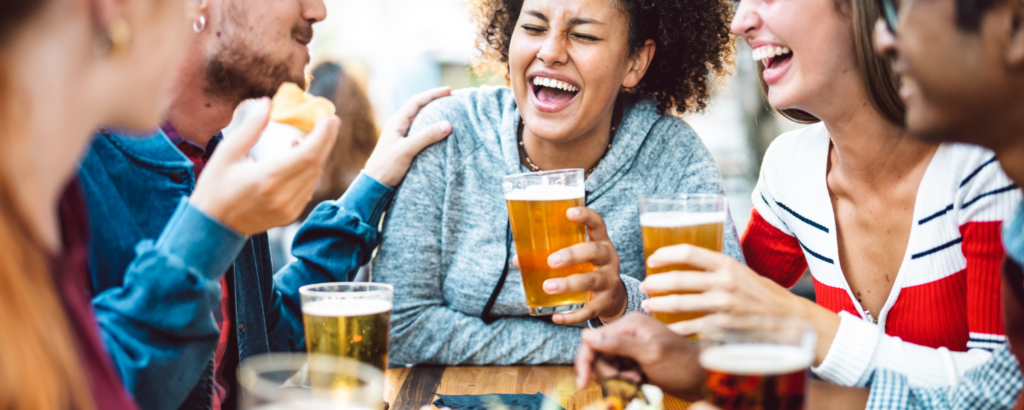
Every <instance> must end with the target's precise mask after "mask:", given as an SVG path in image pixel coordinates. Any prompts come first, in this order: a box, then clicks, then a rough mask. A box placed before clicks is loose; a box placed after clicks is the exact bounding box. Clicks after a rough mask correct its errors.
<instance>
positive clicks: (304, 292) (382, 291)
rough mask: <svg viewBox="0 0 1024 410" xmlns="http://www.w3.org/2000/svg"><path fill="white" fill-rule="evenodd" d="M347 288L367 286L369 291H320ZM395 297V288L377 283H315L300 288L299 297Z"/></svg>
mask: <svg viewBox="0 0 1024 410" xmlns="http://www.w3.org/2000/svg"><path fill="white" fill-rule="evenodd" d="M346 286H352V287H355V286H365V287H367V288H375V289H367V290H361V291H338V290H318V289H317V288H321V287H346ZM389 293H390V294H392V295H394V293H395V287H394V286H391V285H389V284H387V283H377V282H325V283H315V284H312V285H305V286H302V287H300V288H299V296H339V295H344V294H358V295H360V297H364V296H365V295H370V296H375V295H381V296H386V295H387V294H389Z"/></svg>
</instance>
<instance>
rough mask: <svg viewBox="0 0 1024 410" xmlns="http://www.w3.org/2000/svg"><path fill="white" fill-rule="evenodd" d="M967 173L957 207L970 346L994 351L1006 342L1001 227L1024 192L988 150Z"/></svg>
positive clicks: (962, 180) (1003, 252)
mask: <svg viewBox="0 0 1024 410" xmlns="http://www.w3.org/2000/svg"><path fill="white" fill-rule="evenodd" d="M965 172H966V175H964V176H963V177H962V179H961V180H960V181H959V189H958V190H957V196H956V203H955V204H953V206H954V207H955V208H956V209H958V210H959V212H958V219H959V220H958V221H957V222H958V224H959V227H960V235H961V238H962V241H963V242H962V243H961V251H962V252H963V255H964V258H965V259H966V260H967V268H966V277H967V278H966V279H967V327H968V329H969V331H970V340H969V341H968V342H967V348H968V349H986V350H989V351H991V350H993V349H995V348H997V347H999V346H1000V345H1002V344H1004V343H1006V337H1005V336H1004V331H1003V318H1002V310H1001V309H1002V303H1001V302H1000V301H1001V297H1000V296H1001V293H1000V279H999V278H1000V269H1001V266H1002V261H1003V258H1004V257H1005V251H1004V250H1003V246H1002V242H1001V239H1002V237H1001V226H1002V221H1003V220H1005V219H1009V218H1010V217H1011V216H1012V215H1013V212H1014V210H1015V208H1016V205H1017V203H1018V202H1019V201H1020V199H1021V193H1020V190H1019V189H1017V187H1016V186H1015V185H1014V184H1013V182H1012V181H1010V180H1009V178H1007V177H1006V175H1005V174H1004V173H1003V171H1002V169H1001V168H1000V167H999V163H998V162H997V161H996V159H995V157H994V156H992V154H991V153H989V152H985V154H984V157H980V160H978V161H974V164H972V165H971V166H969V167H967V168H966V169H965Z"/></svg>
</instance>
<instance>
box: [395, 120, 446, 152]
mask: <svg viewBox="0 0 1024 410" xmlns="http://www.w3.org/2000/svg"><path fill="white" fill-rule="evenodd" d="M451 133H452V124H451V123H450V122H448V121H441V122H439V123H437V124H434V125H431V126H429V127H427V128H424V129H422V130H420V131H419V132H417V133H415V134H413V135H410V136H409V137H408V138H407V139H406V141H405V149H406V152H405V155H406V156H408V158H409V159H412V158H413V157H415V156H416V154H419V153H420V151H423V149H424V148H426V147H429V146H431V145H433V144H434V143H436V142H438V141H441V140H442V139H444V137H447V136H448V134H451Z"/></svg>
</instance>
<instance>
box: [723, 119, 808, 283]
mask: <svg viewBox="0 0 1024 410" xmlns="http://www.w3.org/2000/svg"><path fill="white" fill-rule="evenodd" d="M791 139H792V138H787V137H786V136H783V137H779V139H777V140H776V142H774V143H772V146H771V147H769V148H768V152H767V153H765V156H764V163H763V164H762V166H761V175H760V176H759V178H758V180H757V185H756V186H755V187H754V192H753V193H751V195H750V200H751V202H752V203H753V204H754V209H753V210H751V211H750V213H751V215H750V222H749V223H748V224H747V229H746V231H744V232H743V236H742V237H741V238H740V245H741V246H742V247H743V257H744V258H746V260H747V266H750V268H751V269H753V270H754V272H757V273H759V274H761V276H764V277H767V278H769V279H771V280H773V281H775V283H778V284H779V285H782V286H784V287H786V288H790V287H792V286H793V285H795V284H796V282H797V281H798V280H799V279H800V276H801V275H802V274H803V272H804V271H805V270H806V269H807V260H806V259H805V257H804V253H803V250H802V249H801V247H800V242H799V240H797V238H796V236H795V235H794V234H793V232H792V231H791V230H790V229H789V227H788V226H786V222H785V221H784V220H783V219H782V218H781V217H780V212H782V211H781V210H778V209H777V208H778V203H777V201H776V198H775V190H774V189H772V188H773V187H772V183H773V182H774V181H775V180H776V179H778V177H777V175H778V174H779V172H780V171H781V170H780V169H779V168H778V167H779V164H777V162H779V161H778V158H777V157H778V156H779V155H778V153H779V152H786V151H787V149H788V148H789V144H786V142H788V141H789V140H791ZM780 145H786V146H780Z"/></svg>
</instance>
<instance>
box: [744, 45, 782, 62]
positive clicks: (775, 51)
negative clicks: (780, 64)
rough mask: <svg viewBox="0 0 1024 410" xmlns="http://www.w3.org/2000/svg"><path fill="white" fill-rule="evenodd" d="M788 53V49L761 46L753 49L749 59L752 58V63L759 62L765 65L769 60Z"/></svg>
mask: <svg viewBox="0 0 1024 410" xmlns="http://www.w3.org/2000/svg"><path fill="white" fill-rule="evenodd" d="M789 53H790V50H789V47H774V46H761V47H758V48H756V49H754V51H753V52H752V53H751V57H753V59H754V61H761V62H763V63H765V64H767V62H768V59H769V58H772V57H778V56H782V55H786V54H789Z"/></svg>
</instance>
